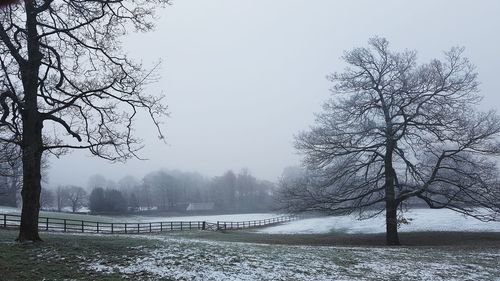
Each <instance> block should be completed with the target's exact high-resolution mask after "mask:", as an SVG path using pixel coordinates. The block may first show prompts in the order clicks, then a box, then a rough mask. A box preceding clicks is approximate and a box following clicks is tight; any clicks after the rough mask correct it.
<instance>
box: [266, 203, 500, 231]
mask: <svg viewBox="0 0 500 281" xmlns="http://www.w3.org/2000/svg"><path fill="white" fill-rule="evenodd" d="M405 218H407V219H412V220H411V221H410V224H406V225H401V228H400V231H403V232H410V231H488V232H490V231H491V232H497V231H498V232H500V222H499V221H496V222H481V221H479V220H477V219H474V218H470V217H465V216H463V215H461V214H459V213H456V212H453V211H451V210H436V209H434V210H432V209H413V210H410V211H409V212H408V213H407V214H406V215H405ZM258 232H260V233H268V234H321V233H331V232H344V233H381V232H385V217H384V216H383V215H382V216H378V217H375V218H371V219H367V220H357V218H356V216H355V215H351V216H328V217H318V218H309V219H303V220H298V221H292V222H290V223H287V224H282V225H277V226H272V227H268V228H263V229H260V230H258Z"/></svg>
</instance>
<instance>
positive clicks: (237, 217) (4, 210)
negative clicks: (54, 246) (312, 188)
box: [0, 206, 281, 222]
mask: <svg viewBox="0 0 500 281" xmlns="http://www.w3.org/2000/svg"><path fill="white" fill-rule="evenodd" d="M20 213H21V210H20V209H18V208H12V207H3V206H0V214H20ZM40 216H42V217H44V216H45V217H56V218H63V217H64V218H67V219H75V220H88V221H100V222H163V221H208V222H217V221H225V222H242V221H253V220H264V219H270V218H275V217H279V216H281V215H280V214H275V213H254V214H230V215H197V216H138V215H132V216H124V215H121V216H108V215H103V216H97V215H86V214H72V213H57V212H44V211H42V212H40Z"/></svg>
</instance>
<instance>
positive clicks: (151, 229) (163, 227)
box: [0, 214, 297, 234]
mask: <svg viewBox="0 0 500 281" xmlns="http://www.w3.org/2000/svg"><path fill="white" fill-rule="evenodd" d="M296 219H297V217H295V216H282V217H275V218H270V219H264V220H254V221H241V222H230V221H217V222H207V221H166V222H137V223H130V222H96V221H85V220H74V219H60V218H49V217H39V219H38V229H39V230H42V231H57V232H73V233H75V232H78V233H103V234H140V233H158V232H166V231H184V230H212V231H219V230H241V229H248V228H256V227H264V226H269V225H273V224H278V223H283V222H289V221H292V220H296ZM20 222H21V216H20V215H13V214H0V227H2V228H11V229H13V228H19V225H20Z"/></svg>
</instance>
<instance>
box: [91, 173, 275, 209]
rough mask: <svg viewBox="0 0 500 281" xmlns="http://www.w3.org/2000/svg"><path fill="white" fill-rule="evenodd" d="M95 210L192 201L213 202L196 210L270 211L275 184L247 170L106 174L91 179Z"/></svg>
mask: <svg viewBox="0 0 500 281" xmlns="http://www.w3.org/2000/svg"><path fill="white" fill-rule="evenodd" d="M89 187H90V189H91V190H92V191H91V193H90V197H89V209H90V210H91V211H92V212H126V211H145V210H158V211H170V212H184V211H186V209H187V208H188V206H189V205H190V204H196V203H198V204H199V203H209V204H208V206H213V207H210V208H209V209H203V210H201V209H200V210H196V209H195V210H193V211H213V212H257V211H269V210H271V209H272V207H273V206H272V204H273V190H274V187H275V186H274V184H273V183H271V182H268V181H263V180H259V179H257V178H255V177H254V176H252V175H251V174H250V173H249V172H248V171H247V170H242V171H241V172H240V173H238V174H236V173H234V172H233V171H227V172H226V173H224V175H222V176H218V177H214V178H211V179H210V178H206V177H204V176H202V175H200V174H198V173H188V172H181V171H167V170H160V171H156V172H152V173H149V174H147V175H146V176H145V177H144V178H143V179H142V180H141V181H139V180H137V179H135V178H134V177H131V176H127V177H124V178H122V179H121V180H119V181H118V182H113V181H110V180H107V179H106V178H104V177H103V176H99V175H97V176H93V177H92V178H91V179H90V180H89Z"/></svg>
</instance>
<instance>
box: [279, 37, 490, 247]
mask: <svg viewBox="0 0 500 281" xmlns="http://www.w3.org/2000/svg"><path fill="white" fill-rule="evenodd" d="M388 45H389V43H388V41H387V40H386V39H384V38H378V37H376V38H372V39H370V40H369V47H367V48H355V49H353V50H351V51H348V52H346V53H345V55H344V57H343V59H344V60H345V62H346V63H347V65H348V67H347V68H346V69H345V71H344V72H342V73H335V74H333V75H331V76H329V78H330V79H331V81H333V82H334V83H335V86H334V87H333V89H332V91H333V92H334V96H333V97H332V99H331V100H330V101H328V102H326V103H325V105H324V108H323V112H322V113H320V114H318V115H317V118H316V126H314V127H312V128H311V130H310V131H308V132H303V133H301V134H300V135H299V136H298V137H297V140H296V147H297V149H298V150H299V151H301V152H302V153H303V154H304V156H305V157H304V163H305V165H306V167H307V168H308V171H307V176H306V177H302V178H301V179H295V180H293V181H288V182H284V184H283V187H284V190H285V191H284V193H283V196H284V197H283V198H284V199H285V200H284V201H287V202H288V204H287V205H286V206H287V207H288V208H289V209H291V210H295V211H303V210H322V211H328V212H331V213H351V212H354V211H359V212H361V213H362V214H365V215H367V214H368V215H376V214H379V213H382V212H384V211H385V216H386V232H387V244H388V245H399V244H400V242H399V237H398V228H397V224H398V223H397V218H398V209H399V210H400V212H402V211H403V210H404V208H403V207H404V206H405V204H407V202H408V199H410V198H412V200H414V199H415V198H416V199H418V200H422V201H423V202H425V204H427V205H428V206H429V207H430V208H447V209H451V210H454V211H457V212H460V213H463V214H466V215H469V216H473V217H475V218H478V219H481V220H492V219H494V218H495V216H496V215H497V214H498V213H499V212H500V208H499V207H500V206H499V205H498V202H499V200H500V197H499V190H500V184H499V182H500V181H499V178H498V169H497V166H496V163H495V161H494V160H493V159H491V158H490V157H491V156H498V155H499V154H500V143H499V141H498V137H499V136H500V119H499V117H498V116H497V115H496V114H495V113H494V112H486V113H482V112H478V111H476V109H475V105H477V103H478V102H479V101H480V96H479V95H478V88H477V86H478V82H477V74H476V72H475V69H474V66H473V65H472V64H471V63H470V62H469V61H468V60H467V59H466V58H464V57H463V56H462V53H463V49H462V48H452V49H451V50H450V51H448V52H446V53H445V57H444V60H437V59H435V60H432V61H431V62H430V63H427V64H423V65H419V64H417V61H416V52H415V51H404V52H393V51H391V50H389V48H388ZM367 210H369V211H370V212H369V213H367V212H365V211H367Z"/></svg>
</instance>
